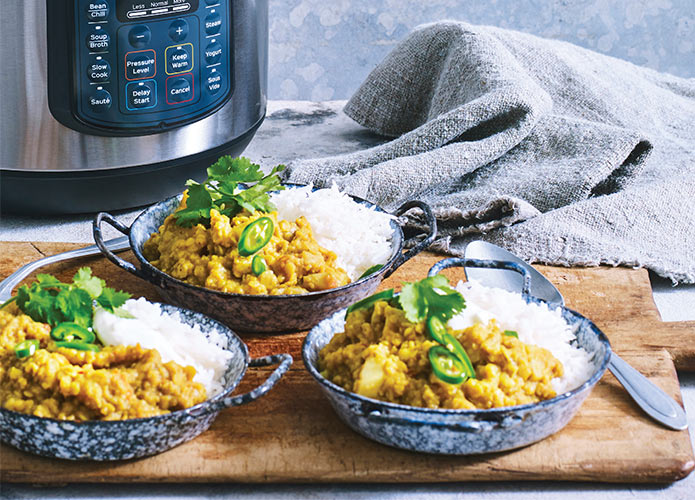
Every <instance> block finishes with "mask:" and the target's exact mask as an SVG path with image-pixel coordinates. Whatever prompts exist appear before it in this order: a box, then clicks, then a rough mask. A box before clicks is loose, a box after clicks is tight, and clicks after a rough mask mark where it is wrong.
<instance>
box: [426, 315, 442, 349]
mask: <svg viewBox="0 0 695 500" xmlns="http://www.w3.org/2000/svg"><path fill="white" fill-rule="evenodd" d="M427 330H428V331H429V332H430V336H431V337H432V340H436V341H437V342H439V343H440V344H443V343H444V335H446V334H447V331H446V325H445V324H444V322H443V321H442V320H441V319H440V318H439V317H438V316H430V317H429V318H427Z"/></svg>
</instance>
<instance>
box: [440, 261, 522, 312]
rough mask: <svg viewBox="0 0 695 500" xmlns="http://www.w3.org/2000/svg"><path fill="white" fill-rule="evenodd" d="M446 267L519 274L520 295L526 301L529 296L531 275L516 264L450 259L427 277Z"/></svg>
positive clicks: (441, 263)
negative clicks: (501, 270)
mask: <svg viewBox="0 0 695 500" xmlns="http://www.w3.org/2000/svg"><path fill="white" fill-rule="evenodd" d="M448 267H483V268H486V269H507V270H509V271H515V272H517V273H519V274H521V275H522V276H523V278H524V284H523V286H522V287H521V295H522V296H523V297H524V299H525V300H526V301H528V298H529V296H530V290H531V274H529V272H528V271H527V270H526V269H524V268H523V266H520V265H519V264H517V263H516V262H510V261H508V260H483V259H462V258H461V257H450V258H448V259H442V260H440V261H439V262H437V263H436V264H435V265H433V266H432V267H431V268H430V270H429V271H428V272H427V276H435V275H437V274H439V273H440V272H441V271H442V270H444V269H446V268H448Z"/></svg>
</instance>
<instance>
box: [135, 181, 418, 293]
mask: <svg viewBox="0 0 695 500" xmlns="http://www.w3.org/2000/svg"><path fill="white" fill-rule="evenodd" d="M282 185H283V186H289V187H291V188H293V189H298V188H304V187H308V185H305V184H295V183H283V184H282ZM319 189H324V188H319V187H315V186H312V190H313V191H317V190H319ZM346 194H347V193H346ZM182 196H183V193H179V194H176V195H174V196H170V197H169V198H166V199H164V200H161V201H159V202H157V203H155V204H153V205H150V206H149V207H147V208H146V209H145V210H143V211H142V213H140V215H138V216H137V217H136V218H135V220H134V221H133V222H132V223H131V225H130V228H129V229H130V232H129V234H128V242H129V243H130V249H131V251H132V252H133V254H135V257H137V259H138V261H139V262H140V264H141V265H142V266H143V270H145V271H147V273H149V275H148V276H147V277H146V278H145V279H147V280H148V281H150V282H152V279H151V278H150V276H157V277H159V278H161V279H164V280H166V281H168V282H171V283H173V284H175V285H177V286H180V287H183V288H186V289H189V290H193V291H198V292H200V291H203V292H205V293H210V294H212V295H215V296H218V297H225V298H229V299H231V298H235V299H242V300H246V301H251V302H255V301H266V300H271V301H281V300H288V299H293V298H295V299H296V298H297V297H301V298H302V299H305V300H307V299H308V300H311V299H312V298H316V299H319V298H322V297H323V296H327V295H331V294H333V293H338V292H341V291H343V290H347V289H350V288H352V287H353V286H355V285H357V284H360V283H363V282H365V281H368V280H372V279H375V278H377V277H379V278H381V277H382V276H383V275H384V274H385V273H386V272H387V271H388V270H389V269H390V268H391V267H392V266H393V264H394V263H395V262H396V260H397V259H398V258H399V257H400V256H401V255H402V252H403V247H404V244H405V241H404V235H403V228H402V227H401V226H400V225H399V224H398V222H397V221H396V219H397V218H398V217H397V216H395V215H393V214H391V213H389V212H387V211H386V210H384V209H383V208H381V207H380V206H379V205H376V204H374V203H372V202H370V201H367V200H365V199H363V198H360V197H358V196H354V195H351V194H348V196H350V198H352V199H353V200H354V201H356V202H357V203H360V204H362V205H366V206H367V207H368V208H371V209H374V210H376V211H378V212H382V213H385V214H388V215H391V216H392V217H393V219H392V220H391V228H392V229H393V232H392V234H391V242H390V243H391V252H392V253H391V256H390V257H389V259H388V260H387V261H386V263H384V265H383V266H382V267H381V268H380V269H379V270H377V271H374V272H373V273H371V274H369V275H367V276H364V277H361V278H358V279H357V280H355V281H352V282H350V283H348V284H347V285H343V286H340V287H336V288H329V289H327V290H319V291H316V292H306V293H302V294H283V295H268V294H264V295H261V294H259V295H250V294H244V293H230V292H221V291H219V290H212V289H210V288H205V287H202V286H197V285H192V284H190V283H186V282H185V281H181V280H179V279H177V278H174V277H173V276H171V275H170V274H167V273H165V272H164V271H161V270H160V269H157V268H156V267H154V266H153V265H152V264H150V262H149V261H148V260H147V259H146V258H145V256H144V255H142V251H141V249H140V248H137V246H136V245H135V244H134V242H133V231H132V230H133V228H134V227H136V225H138V224H143V225H144V217H145V216H147V215H149V214H151V213H152V212H153V211H155V210H156V209H157V208H158V207H160V206H161V205H164V204H166V203H170V202H172V201H173V200H174V199H178V200H179V201H180V200H181V197H182ZM171 213H173V212H169V213H167V215H166V217H168V216H169V215H171ZM157 230H159V228H157ZM150 234H152V233H150ZM396 241H397V242H398V245H396V244H395V243H396ZM380 281H381V280H380Z"/></svg>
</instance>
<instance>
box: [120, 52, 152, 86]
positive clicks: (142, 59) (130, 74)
mask: <svg viewBox="0 0 695 500" xmlns="http://www.w3.org/2000/svg"><path fill="white" fill-rule="evenodd" d="M156 74H157V55H156V54H155V52H154V50H152V49H147V50H138V51H134V52H127V53H126V55H125V77H126V80H144V79H146V78H152V77H153V76H155V75H156Z"/></svg>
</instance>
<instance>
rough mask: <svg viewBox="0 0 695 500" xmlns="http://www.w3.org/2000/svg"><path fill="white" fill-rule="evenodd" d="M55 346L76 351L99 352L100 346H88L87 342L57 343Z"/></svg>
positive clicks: (70, 341)
mask: <svg viewBox="0 0 695 500" xmlns="http://www.w3.org/2000/svg"><path fill="white" fill-rule="evenodd" d="M55 345H56V347H67V348H68V349H76V350H78V351H92V352H99V346H98V345H96V344H87V343H85V342H77V341H76V340H69V341H64V342H56V343H55Z"/></svg>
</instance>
